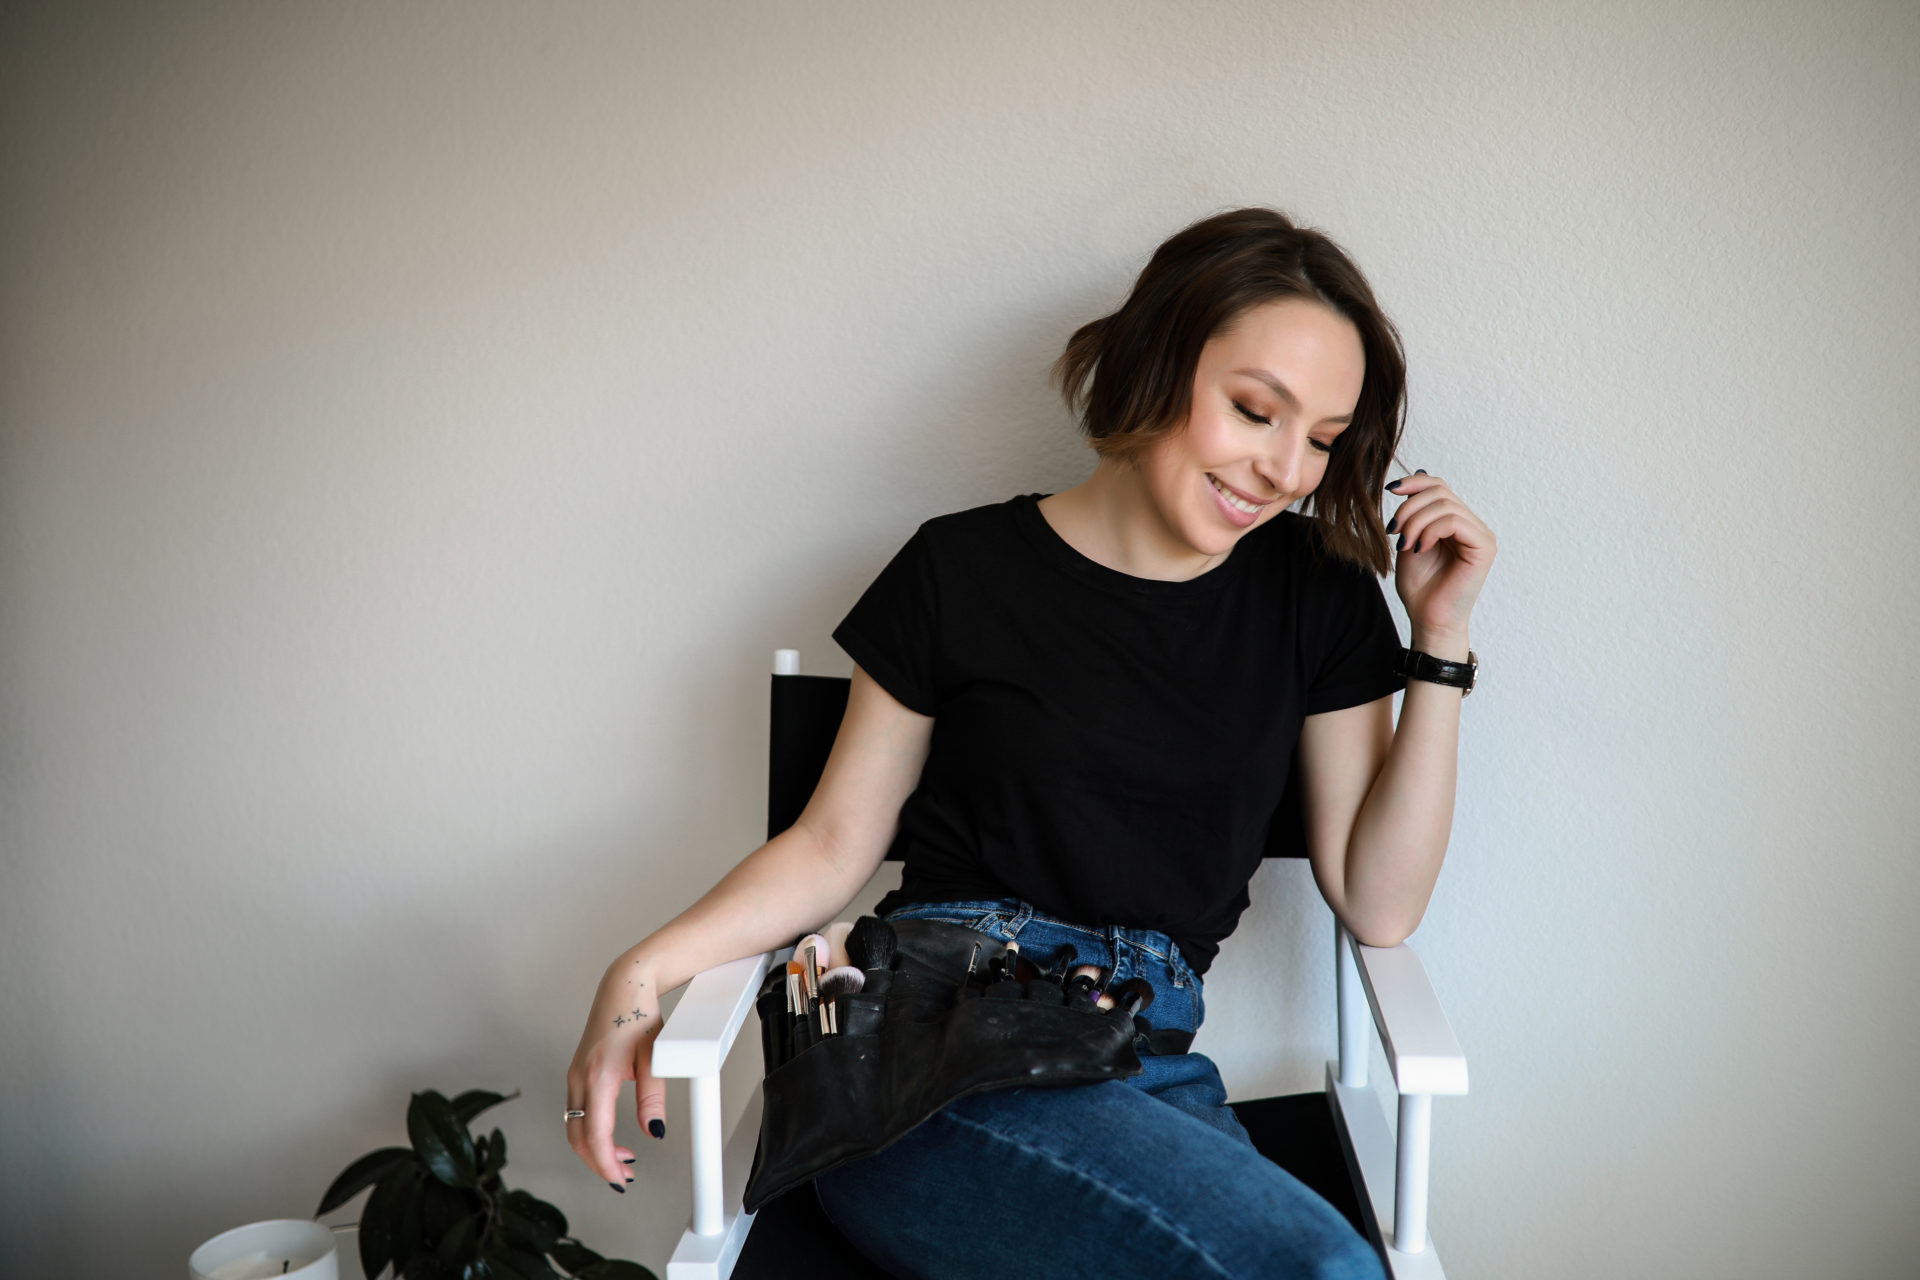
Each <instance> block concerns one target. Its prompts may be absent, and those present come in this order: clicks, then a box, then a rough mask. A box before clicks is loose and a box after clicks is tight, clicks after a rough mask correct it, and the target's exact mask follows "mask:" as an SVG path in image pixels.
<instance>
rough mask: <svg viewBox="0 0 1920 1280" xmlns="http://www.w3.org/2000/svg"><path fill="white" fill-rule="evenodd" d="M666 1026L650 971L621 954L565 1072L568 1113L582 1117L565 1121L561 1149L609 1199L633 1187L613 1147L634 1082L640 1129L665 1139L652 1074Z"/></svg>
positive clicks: (625, 1158) (661, 1101)
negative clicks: (624, 1091)
mask: <svg viewBox="0 0 1920 1280" xmlns="http://www.w3.org/2000/svg"><path fill="white" fill-rule="evenodd" d="M664 1022H665V1020H664V1019H663V1018H662V1017H661V1016H660V996H659V992H658V991H657V990H656V988H655V984H654V975H653V972H652V970H651V969H650V968H649V967H648V966H647V965H646V964H645V962H644V960H643V959H642V957H640V956H637V955H635V954H634V953H633V952H631V951H629V952H626V953H625V954H623V955H621V956H620V958H619V959H617V960H615V961H614V962H613V963H612V964H611V965H609V966H608V967H607V972H606V975H605V976H604V977H602V978H601V979H600V989H599V990H598V991H596V992H595V993H594V997H593V1008H592V1010H591V1011H590V1012H589V1013H588V1014H587V1027H586V1030H585V1031H583V1032H581V1033H580V1045H579V1047H578V1048H576V1049H575V1050H574V1051H573V1063H572V1065H571V1066H569V1067H568V1068H567V1110H569V1111H585V1112H586V1113H587V1114H586V1116H585V1118H584V1119H573V1120H569V1121H567V1144H568V1145H569V1146H571V1147H572V1148H573V1150H574V1154H575V1155H577V1156H579V1157H580V1158H581V1159H582V1160H584V1161H586V1164H587V1167H588V1168H589V1169H592V1170H593V1171H594V1173H596V1174H598V1175H599V1176H600V1177H602V1178H605V1179H606V1180H607V1183H608V1185H610V1186H612V1187H613V1189H614V1190H615V1191H619V1192H625V1191H626V1187H625V1185H624V1183H627V1182H632V1181H633V1176H632V1175H631V1174H629V1173H628V1172H627V1169H626V1166H627V1165H630V1164H632V1163H633V1162H634V1160H635V1159H636V1158H637V1156H636V1154H635V1153H634V1151H633V1150H632V1149H631V1148H630V1147H624V1146H620V1145H618V1144H617V1143H615V1142H614V1140H613V1119H614V1109H615V1107H616V1106H617V1105H618V1104H619V1100H620V1086H621V1085H622V1084H624V1083H626V1082H627V1081H628V1080H631V1081H633V1088H634V1101H635V1110H636V1113H637V1114H638V1116H639V1118H640V1127H641V1128H643V1129H645V1130H646V1131H647V1132H648V1133H651V1134H652V1135H653V1136H654V1137H655V1138H664V1137H666V1133H667V1129H666V1125H667V1091H666V1088H665V1086H663V1085H662V1084H661V1082H660V1081H659V1079H658V1078H656V1077H655V1076H654V1074H653V1042H654V1040H655V1039H656V1038H658V1036H659V1035H660V1028H661V1027H662V1026H663V1025H664Z"/></svg>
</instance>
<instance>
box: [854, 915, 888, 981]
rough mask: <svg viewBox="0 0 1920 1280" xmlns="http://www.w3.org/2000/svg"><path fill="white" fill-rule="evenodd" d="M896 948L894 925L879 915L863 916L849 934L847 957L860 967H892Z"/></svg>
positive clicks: (855, 922)
mask: <svg viewBox="0 0 1920 1280" xmlns="http://www.w3.org/2000/svg"><path fill="white" fill-rule="evenodd" d="M895 950H896V942H895V939H894V936H893V926H892V925H890V924H888V923H887V922H886V921H885V920H882V919H880V917H878V916H861V917H860V918H859V919H858V920H856V921H854V924H853V930H852V932H850V933H848V934H847V959H848V961H849V962H850V963H852V964H853V965H854V966H855V967H856V968H860V969H891V968H893V957H894V952H895Z"/></svg>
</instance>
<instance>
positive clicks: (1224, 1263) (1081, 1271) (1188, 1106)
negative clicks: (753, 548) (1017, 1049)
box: [814, 898, 1384, 1280]
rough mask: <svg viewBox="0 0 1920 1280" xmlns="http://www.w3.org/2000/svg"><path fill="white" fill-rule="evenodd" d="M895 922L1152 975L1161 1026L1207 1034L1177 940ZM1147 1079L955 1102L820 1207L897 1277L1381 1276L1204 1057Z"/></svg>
mask: <svg viewBox="0 0 1920 1280" xmlns="http://www.w3.org/2000/svg"><path fill="white" fill-rule="evenodd" d="M887 918H888V919H889V920H901V919H908V918H912V919H923V920H925V919H932V920H948V921H953V922H955V923H958V924H964V925H967V926H968V927H970V928H974V929H978V930H980V931H981V932H982V933H986V934H988V935H990V936H991V937H993V938H995V939H997V940H1000V941H1003V942H1004V941H1013V940H1017V941H1018V942H1019V943H1020V954H1021V955H1023V956H1025V957H1026V958H1027V959H1028V960H1030V961H1032V962H1033V963H1034V964H1035V965H1037V966H1039V967H1041V968H1045V967H1046V966H1048V965H1049V964H1051V963H1052V962H1053V960H1054V958H1055V957H1056V956H1057V955H1058V953H1059V951H1060V949H1061V947H1062V946H1063V945H1064V944H1067V943H1071V944H1073V946H1074V948H1075V951H1076V953H1077V954H1076V957H1075V963H1076V964H1097V965H1102V966H1105V967H1109V968H1111V969H1112V970H1113V981H1115V982H1118V981H1121V980H1123V979H1126V978H1130V977H1135V976H1138V977H1143V978H1145V979H1147V981H1149V982H1151V983H1152V984H1153V990H1154V999H1153V1004H1152V1006H1151V1007H1150V1008H1148V1009H1147V1010H1146V1012H1145V1014H1144V1015H1143V1016H1145V1017H1146V1019H1147V1020H1148V1021H1149V1022H1151V1023H1152V1024H1153V1025H1154V1026H1155V1027H1156V1028H1160V1027H1180V1028H1183V1029H1186V1030H1189V1031H1195V1030H1198V1029H1199V1027H1200V1023H1201V1020H1202V1019H1203V1018H1204V1017H1205V1016H1206V1001H1205V999H1204V997H1203V996H1202V994H1201V990H1200V981H1199V979H1198V978H1196V977H1195V976H1194V973H1193V970H1192V968H1191V967H1189V965H1188V964H1187V962H1186V960H1185V959H1184V958H1183V957H1182V956H1181V955H1180V952H1179V950H1178V949H1177V948H1176V947H1175V946H1174V945H1173V943H1172V942H1171V940H1170V939H1169V938H1168V937H1167V935H1166V934H1164V933H1158V932H1155V931H1153V930H1151V929H1132V928H1127V927H1124V926H1120V925H1104V926H1098V927H1095V926H1089V925H1079V924H1073V923H1071V922H1069V921H1066V920H1058V919H1055V918H1054V917H1052V916H1046V915H1042V914H1040V913H1039V912H1037V911H1035V910H1034V909H1033V907H1032V906H1031V905H1030V904H1028V903H1025V902H1022V901H1020V900H1019V899H1016V898H1003V899H996V900H987V901H973V902H943V903H936V904H914V905H909V906H906V907H902V908H900V909H899V910H897V911H894V912H892V913H890V914H889V915H888V916H887ZM1141 1064H1142V1065H1143V1066H1144V1067H1145V1068H1146V1072H1145V1074H1143V1075H1139V1076H1135V1077H1133V1078H1132V1079H1130V1080H1107V1081H1103V1082H1101V1083H1099V1084H1077V1085H1048V1086H1016V1087H1013V1088H1006V1089H990V1090H987V1091H986V1092H984V1093H976V1094H972V1095H970V1096H968V1097H964V1098H959V1099H956V1100H955V1101H953V1102H951V1103H949V1104H948V1105H947V1106H946V1107H944V1108H943V1109H941V1110H940V1111H939V1112H937V1113H935V1114H934V1115H933V1116H932V1117H931V1118H930V1119H928V1120H927V1121H925V1122H924V1123H922V1124H921V1125H919V1126H918V1127H916V1128H914V1129H913V1130H911V1131H909V1132H908V1133H907V1134H906V1135H904V1136H903V1137H901V1138H900V1139H899V1140H898V1141H896V1142H895V1143H894V1144H893V1145H892V1146H890V1147H888V1148H886V1149H885V1150H884V1151H880V1152H876V1153H875V1154H873V1155H871V1156H867V1157H865V1158H863V1159H860V1160H854V1161H851V1162H849V1163H847V1164H843V1165H841V1166H840V1167H839V1168H837V1169H831V1170H828V1171H827V1172H826V1173H823V1174H821V1175H820V1176H819V1177H818V1178H816V1179H815V1180H814V1185H815V1187H816V1189H817V1190H818V1192H819V1195H820V1204H821V1208H822V1209H823V1210H824V1211H825V1213H826V1215H827V1217H828V1219H829V1220H831V1221H832V1222H833V1224H834V1225H835V1226H836V1227H838V1228H839V1229H840V1231H841V1233H842V1234H843V1235H845V1236H846V1237H847V1239H848V1240H849V1241H851V1242H852V1243H853V1246H854V1247H855V1248H856V1249H858V1250H860V1252H862V1253H864V1254H866V1255H867V1257H869V1258H871V1259H872V1260H873V1261H874V1262H876V1263H878V1264H879V1265H880V1266H882V1267H884V1268H886V1269H887V1270H889V1271H891V1272H892V1273H893V1274H894V1275H897V1276H909V1277H923V1278H925V1280H940V1278H944V1277H960V1278H963V1280H972V1278H974V1277H987V1276H1001V1275H1004V1276H1019V1277H1037V1278H1041V1280H1064V1278H1066V1277H1077V1276H1085V1277H1089V1280H1122V1278H1123V1277H1134V1276H1137V1277H1142V1278H1146V1277H1152V1278H1154V1280H1174V1278H1176V1277H1189V1276H1191V1277H1208V1278H1209V1280H1227V1278H1231V1280H1241V1278H1242V1277H1245V1278H1247V1280H1253V1278H1254V1277H1259V1278H1260V1280H1279V1278H1281V1277H1296V1276H1297V1277H1308V1276H1311V1277H1321V1278H1325V1280H1333V1278H1335V1277H1338V1278H1339V1280H1349V1278H1352V1277H1370V1278H1372V1280H1379V1277H1381V1276H1382V1275H1383V1274H1384V1272H1383V1269H1382V1267H1381V1263H1380V1259H1379V1257H1378V1255H1376V1254H1375V1253H1374V1251H1373V1247H1372V1246H1371V1245H1370V1244H1368V1243H1367V1241H1366V1240H1365V1239H1364V1238H1363V1237H1362V1236H1360V1235H1359V1234H1358V1233H1357V1232H1355V1231H1354V1229H1353V1227H1352V1225H1351V1224H1349V1223H1348V1222H1347V1220H1346V1219H1345V1218H1344V1217H1342V1216H1341V1215H1340V1213H1339V1211H1338V1210H1336V1209H1335V1208H1334V1207H1333V1206H1332V1205H1330V1204H1328V1203H1327V1202H1326V1201H1325V1200H1323V1199H1321V1198H1320V1197H1319V1196H1318V1195H1316V1194H1314V1192H1312V1191H1310V1190H1308V1189H1307V1187H1306V1186H1304V1185H1303V1184H1302V1183H1301V1182H1300V1181H1299V1180H1298V1179H1296V1178H1295V1177H1294V1176H1293V1175H1292V1174H1290V1173H1288V1172H1286V1170H1284V1169H1282V1168H1280V1166H1279V1165H1276V1164H1274V1163H1272V1162H1271V1161H1269V1160H1268V1159H1267V1158H1266V1157H1264V1156H1262V1155H1261V1154H1260V1153H1259V1152H1258V1151H1256V1150H1255V1149H1254V1147H1253V1142H1252V1140H1251V1139H1250V1138H1248V1137H1247V1131H1246V1130H1245V1129H1244V1128H1242V1127H1241V1124H1240V1121H1239V1119H1238V1118H1237V1117H1236V1116H1235V1115H1234V1113H1233V1111H1232V1110H1231V1109H1230V1108H1228V1106H1227V1105H1226V1101H1227V1093H1226V1088H1225V1086H1224V1085H1222V1083H1221V1081H1220V1071H1219V1068H1217V1067H1216V1066H1214V1064H1213V1062H1212V1060H1211V1059H1209V1058H1208V1057H1206V1056H1205V1055H1204V1054H1198V1053H1182V1054H1171V1055H1165V1056H1153V1055H1144V1054H1143V1055H1142V1057H1141Z"/></svg>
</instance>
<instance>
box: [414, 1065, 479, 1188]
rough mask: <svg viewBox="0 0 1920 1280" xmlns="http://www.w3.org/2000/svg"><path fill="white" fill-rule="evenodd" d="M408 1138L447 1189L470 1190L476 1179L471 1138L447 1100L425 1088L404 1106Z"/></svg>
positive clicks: (422, 1160) (424, 1162)
mask: <svg viewBox="0 0 1920 1280" xmlns="http://www.w3.org/2000/svg"><path fill="white" fill-rule="evenodd" d="M407 1137H408V1138H409V1139H411V1140H412V1142H413V1149H414V1150H415V1151H416V1152H418V1153H419V1155H420V1160H421V1162H422V1163H423V1164H425V1165H426V1166H427V1168H428V1170H430V1171H431V1172H432V1174H433V1176H434V1177H436V1178H438V1179H440V1181H442V1182H444V1183H446V1184H447V1185H448V1186H450V1187H471V1186H473V1185H474V1183H475V1182H477V1181H478V1180H479V1179H478V1177H477V1175H476V1174H475V1173H474V1168H473V1137H472V1135H470V1134H469V1133H468V1132H467V1126H466V1125H464V1124H462V1123H461V1122H460V1121H459V1119H457V1118H456V1117H455V1116H454V1114H453V1105H452V1104H451V1103H449V1102H448V1101H447V1100H446V1098H445V1097H444V1096H443V1095H441V1094H439V1093H437V1092H435V1091H434V1090H432V1089H428V1090H426V1091H425V1092H422V1093H416V1094H414V1095H413V1101H412V1102H410V1103H408V1104H407Z"/></svg>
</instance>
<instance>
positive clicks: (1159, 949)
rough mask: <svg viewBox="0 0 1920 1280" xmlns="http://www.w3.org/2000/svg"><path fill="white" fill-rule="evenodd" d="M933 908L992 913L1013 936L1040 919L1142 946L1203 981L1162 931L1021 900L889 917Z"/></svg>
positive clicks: (910, 906)
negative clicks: (1083, 919)
mask: <svg viewBox="0 0 1920 1280" xmlns="http://www.w3.org/2000/svg"><path fill="white" fill-rule="evenodd" d="M931 908H938V909H941V910H946V911H953V912H956V913H965V912H975V911H984V912H991V913H992V914H994V915H996V916H998V917H1000V925H1001V927H1002V928H1004V929H1005V930H1006V931H1007V932H1008V933H1009V934H1017V933H1019V931H1020V930H1021V928H1022V927H1024V926H1025V925H1026V924H1027V922H1028V921H1030V920H1038V921H1041V922H1042V923H1045V924H1048V925H1051V926H1053V927H1055V928H1059V929H1072V930H1075V931H1078V932H1080V933H1084V934H1087V935H1089V936H1090V937H1095V938H1101V939H1104V940H1105V941H1107V942H1108V943H1113V942H1124V943H1126V944H1127V945H1129V946H1133V947H1138V948H1139V949H1140V950H1142V951H1145V952H1147V953H1148V954H1149V955H1153V956H1157V957H1158V958H1160V959H1161V960H1164V961H1166V962H1167V963H1168V964H1170V965H1172V966H1174V967H1175V968H1176V969H1177V970H1179V971H1180V974H1181V977H1182V978H1183V979H1184V980H1185V981H1187V982H1192V983H1195V984H1196V985H1197V984H1198V983H1199V981H1200V978H1199V975H1197V974H1196V973H1194V971H1193V966H1192V965H1190V964H1188V963H1187V958H1186V957H1185V956H1184V955H1182V954H1181V953H1180V947H1179V945H1178V944H1177V943H1175V942H1174V940H1173V938H1172V936H1171V935H1169V934H1166V933H1162V932H1161V931H1160V930H1158V929H1142V928H1138V927H1135V926H1133V925H1124V924H1098V925H1094V924H1081V923H1079V922H1078V921H1074V920H1066V919H1063V918H1061V917H1060V916H1052V915H1048V914H1047V913H1046V912H1044V911H1040V910H1038V909H1036V908H1035V907H1034V905H1033V904H1032V903H1030V902H1027V901H1024V900H1023V899H1020V898H968V899H966V900H964V901H960V902H910V903H906V904H905V905H903V906H900V907H896V908H895V909H894V910H892V911H889V912H888V913H887V915H888V917H889V918H891V917H892V916H895V915H898V914H900V913H901V912H905V911H916V910H922V911H923V910H927V909H931Z"/></svg>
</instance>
